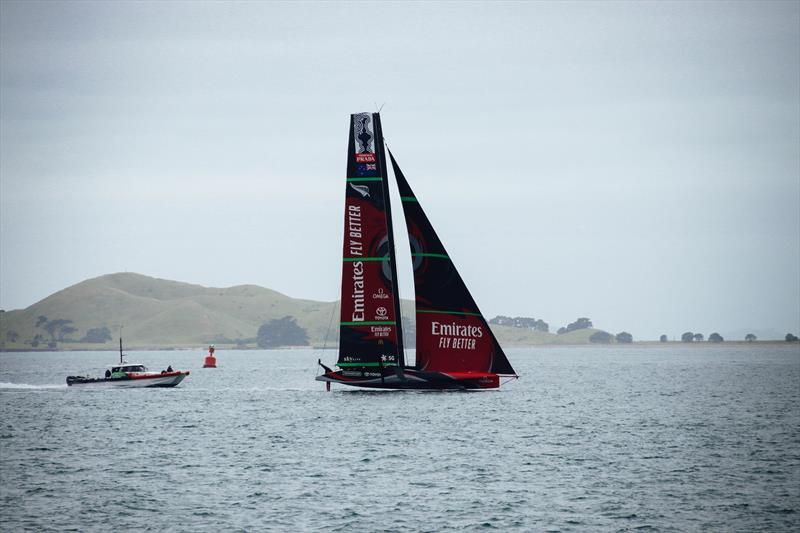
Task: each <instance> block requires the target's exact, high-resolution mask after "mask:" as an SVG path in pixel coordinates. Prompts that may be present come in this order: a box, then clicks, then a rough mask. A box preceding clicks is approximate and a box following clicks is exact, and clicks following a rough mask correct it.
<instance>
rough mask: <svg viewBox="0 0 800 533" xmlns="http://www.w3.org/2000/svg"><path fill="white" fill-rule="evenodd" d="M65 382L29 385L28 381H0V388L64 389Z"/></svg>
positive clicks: (65, 386)
mask: <svg viewBox="0 0 800 533" xmlns="http://www.w3.org/2000/svg"><path fill="white" fill-rule="evenodd" d="M66 388H67V384H66V383H60V384H58V385H31V384H29V383H6V382H3V381H0V389H17V390H41V389H66Z"/></svg>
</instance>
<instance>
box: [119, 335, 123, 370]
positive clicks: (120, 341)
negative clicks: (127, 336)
mask: <svg viewBox="0 0 800 533" xmlns="http://www.w3.org/2000/svg"><path fill="white" fill-rule="evenodd" d="M119 364H120V365H122V337H120V338H119Z"/></svg>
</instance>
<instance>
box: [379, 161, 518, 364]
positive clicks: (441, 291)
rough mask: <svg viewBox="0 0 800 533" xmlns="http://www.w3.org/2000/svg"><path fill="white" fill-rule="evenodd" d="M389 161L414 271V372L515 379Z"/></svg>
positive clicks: (501, 352) (395, 166) (445, 254)
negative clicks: (488, 375) (504, 375)
mask: <svg viewBox="0 0 800 533" xmlns="http://www.w3.org/2000/svg"><path fill="white" fill-rule="evenodd" d="M389 157H391V160H392V167H393V169H394V174H395V178H396V179H397V186H398V189H399V191H400V199H401V200H402V203H403V213H404V215H405V219H406V228H407V229H408V240H409V243H410V245H411V260H412V264H413V267H414V289H415V293H416V318H417V365H416V366H417V368H419V369H420V370H426V371H432V372H493V373H495V374H506V375H516V373H515V372H514V369H513V368H512V367H511V363H509V361H508V358H507V357H506V355H505V353H503V349H502V348H501V347H500V345H499V344H498V342H497V339H495V336H494V334H493V333H492V330H491V329H489V325H488V324H487V323H486V320H485V319H484V318H483V315H482V314H481V312H480V310H479V309H478V306H477V305H476V304H475V300H473V299H472V295H470V293H469V290H467V287H466V285H464V282H463V281H462V279H461V276H460V275H459V274H458V271H457V270H456V267H455V265H454V264H453V262H452V261H451V260H450V257H449V256H448V255H447V251H446V250H445V248H444V246H443V245H442V242H441V241H440V240H439V237H438V236H437V235H436V232H435V231H434V230H433V227H432V226H431V224H430V222H429V221H428V217H427V216H425V212H424V211H423V210H422V207H421V206H420V203H419V201H418V200H417V198H416V196H414V192H413V191H412V190H411V187H410V186H409V185H408V182H407V181H406V179H405V177H404V176H403V172H402V171H401V170H400V167H399V166H398V165H397V162H396V161H395V159H394V156H393V155H392V153H391V152H389Z"/></svg>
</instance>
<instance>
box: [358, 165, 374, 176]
mask: <svg viewBox="0 0 800 533" xmlns="http://www.w3.org/2000/svg"><path fill="white" fill-rule="evenodd" d="M377 173H378V165H377V163H356V175H357V176H375V175H377Z"/></svg>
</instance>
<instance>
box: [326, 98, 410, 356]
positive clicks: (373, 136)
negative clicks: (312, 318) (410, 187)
mask: <svg viewBox="0 0 800 533" xmlns="http://www.w3.org/2000/svg"><path fill="white" fill-rule="evenodd" d="M345 188H346V196H345V215H344V246H343V255H342V258H343V261H342V299H341V302H342V305H341V317H340V330H339V360H338V362H337V365H338V366H339V367H341V368H345V369H348V368H355V369H364V368H373V369H374V368H375V367H389V366H398V365H401V366H402V364H403V360H402V354H401V340H400V339H401V337H400V331H399V327H398V326H399V322H400V320H399V313H398V310H399V305H400V304H399V298H398V295H397V290H396V281H395V280H396V277H397V276H396V274H395V272H394V270H395V267H394V266H393V264H392V262H393V259H394V257H393V256H394V243H393V238H392V234H391V227H390V221H389V213H390V212H389V196H388V183H387V181H386V158H385V153H384V150H383V139H382V136H381V130H380V117H379V116H378V114H377V113H375V114H369V113H358V114H354V115H351V117H350V140H349V143H348V149H347V182H346V185H345Z"/></svg>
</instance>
